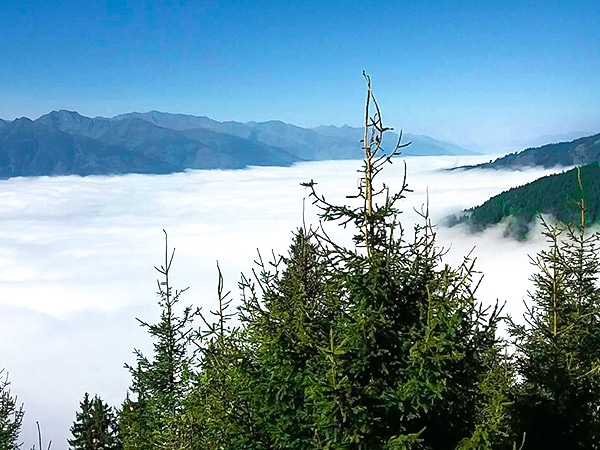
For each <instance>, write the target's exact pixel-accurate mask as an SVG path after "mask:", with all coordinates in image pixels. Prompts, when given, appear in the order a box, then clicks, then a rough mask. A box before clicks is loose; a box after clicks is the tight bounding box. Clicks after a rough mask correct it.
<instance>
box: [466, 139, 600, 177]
mask: <svg viewBox="0 0 600 450" xmlns="http://www.w3.org/2000/svg"><path fill="white" fill-rule="evenodd" d="M597 161H600V133H598V134H594V135H591V136H585V137H581V138H578V139H575V140H572V141H568V142H557V143H552V144H546V145H543V146H541V147H533V148H527V149H525V150H522V151H520V152H514V153H510V154H508V155H506V156H503V157H501V158H498V159H496V160H495V161H490V162H487V163H483V164H477V165H473V166H463V167H458V168H463V169H511V170H518V169H521V168H525V167H536V166H541V167H544V168H551V167H556V166H573V165H581V164H589V163H593V162H597Z"/></svg>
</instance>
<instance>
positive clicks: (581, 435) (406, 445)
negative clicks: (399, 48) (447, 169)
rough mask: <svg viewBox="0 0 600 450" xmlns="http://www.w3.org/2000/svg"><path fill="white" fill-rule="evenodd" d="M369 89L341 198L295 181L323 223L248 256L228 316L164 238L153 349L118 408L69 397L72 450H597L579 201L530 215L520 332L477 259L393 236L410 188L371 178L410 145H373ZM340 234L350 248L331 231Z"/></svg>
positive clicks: (5, 437)
mask: <svg viewBox="0 0 600 450" xmlns="http://www.w3.org/2000/svg"><path fill="white" fill-rule="evenodd" d="M365 79H366V83H367V101H366V111H365V132H364V139H363V151H364V155H365V158H364V163H363V167H362V172H361V175H360V182H359V184H358V191H357V192H355V193H350V194H351V195H350V197H352V198H353V199H354V200H349V202H348V204H344V205H338V204H333V203H330V202H328V201H327V200H326V197H325V196H324V195H323V193H321V192H320V191H319V189H318V185H317V183H316V182H314V181H312V180H311V181H308V182H306V183H305V187H306V189H307V192H308V195H309V198H310V199H311V200H312V202H313V205H314V207H316V208H318V210H319V211H320V218H321V220H322V222H323V226H319V227H317V228H311V227H307V226H305V225H302V226H300V227H299V228H298V229H297V230H296V231H295V232H294V233H292V238H291V244H290V247H289V250H288V251H287V252H286V253H284V254H283V255H281V256H277V254H276V253H273V255H272V257H270V258H263V257H262V256H261V255H259V256H258V258H257V261H256V266H255V267H254V269H253V270H252V271H251V272H250V274H248V275H247V276H244V277H242V279H241V281H240V283H239V286H240V290H241V294H242V300H241V305H240V306H239V308H238V309H237V310H236V309H233V307H232V303H231V302H232V300H231V294H230V293H229V291H228V290H227V289H226V288H225V281H224V280H223V278H222V277H221V272H220V270H219V268H218V266H217V272H218V274H219V278H218V286H217V293H218V295H217V298H216V302H215V305H214V307H213V309H212V310H199V309H197V308H195V307H194V306H192V305H190V306H183V305H184V304H186V303H187V302H186V301H185V299H186V292H185V291H186V289H185V288H183V289H178V288H176V287H175V286H172V284H171V274H172V273H173V271H174V270H176V269H177V266H176V262H177V258H176V255H175V251H174V250H172V249H171V248H170V247H169V244H168V241H167V235H166V233H165V252H164V255H163V257H162V261H161V263H160V264H159V265H158V266H156V270H157V271H158V276H159V279H158V282H157V287H158V303H159V306H160V308H161V314H160V316H159V317H158V319H157V320H156V321H150V320H147V319H145V318H140V319H138V320H137V322H138V324H139V325H140V326H142V327H144V328H145V329H146V330H147V332H148V334H149V337H150V338H151V339H152V342H153V347H152V351H151V352H150V353H149V354H144V353H143V352H141V351H138V350H134V352H133V355H132V358H131V360H130V361H127V362H126V364H125V367H126V370H128V371H129V373H130V374H131V386H130V389H129V392H128V394H127V396H126V398H124V400H123V403H122V404H121V405H118V406H117V407H111V406H109V405H107V404H106V403H105V402H104V401H102V399H101V398H100V397H99V396H98V395H94V396H93V397H92V396H91V395H90V394H89V393H82V398H83V400H82V402H81V404H80V405H79V410H78V411H77V412H75V411H74V418H75V421H74V423H73V426H72V428H71V434H72V438H71V439H70V440H69V448H71V449H98V450H99V449H105V450H107V449H114V450H117V449H118V450H120V449H124V450H130V449H139V450H142V449H144V450H145V449H198V450H201V449H202V450H204V449H257V450H259V449H260V450H267V449H364V450H370V449H386V450H392V449H431V450H434V449H435V450H437V449H463V450H466V449H515V450H516V449H581V450H583V449H597V448H600V415H599V414H598V408H597V405H598V404H600V403H599V402H600V374H599V371H600V359H599V355H600V303H599V299H600V290H599V289H598V286H597V277H598V272H599V270H600V259H599V254H598V250H597V245H598V240H599V239H600V236H599V235H598V234H590V233H589V232H588V230H587V223H588V221H587V214H588V209H587V208H588V207H587V203H586V201H585V199H582V198H581V196H580V197H574V198H573V201H574V203H575V207H576V208H578V210H579V214H580V216H579V217H580V218H581V220H580V221H578V222H574V223H566V224H565V223H561V222H558V223H556V224H548V223H545V222H543V227H544V235H545V236H546V238H547V247H546V249H545V250H543V251H541V252H540V253H539V254H538V255H537V256H535V257H533V259H532V261H533V269H534V270H533V275H532V280H533V283H534V290H533V291H532V292H531V294H530V296H529V298H528V300H527V306H528V307H527V312H526V315H525V319H526V320H525V324H522V323H521V321H519V320H515V321H513V320H512V318H510V317H506V316H505V315H504V313H503V311H502V306H501V305H498V304H496V305H495V306H491V307H488V306H485V305H484V304H483V303H482V302H481V301H480V300H478V299H477V296H476V291H477V285H478V274H477V273H476V271H475V265H474V261H473V260H471V259H470V258H469V256H468V255H467V256H465V258H464V261H463V263H462V264H460V265H459V266H458V267H451V266H449V265H448V264H446V263H445V262H444V252H443V250H442V249H440V248H439V247H438V246H437V245H436V233H435V227H434V226H433V225H432V224H431V222H430V220H429V212H428V210H427V209H426V208H424V209H423V210H422V211H421V219H422V220H421V222H420V223H417V224H415V225H414V229H413V231H414V233H413V232H411V233H409V232H407V231H406V225H405V226H401V223H400V220H399V217H400V211H399V202H401V201H402V199H403V198H404V196H405V194H407V193H408V192H409V191H408V187H407V184H406V181H404V182H403V184H402V185H401V186H398V187H396V189H394V186H385V185H383V184H381V183H380V182H379V178H378V175H379V174H380V172H381V171H382V170H385V167H386V165H387V164H389V163H391V161H392V158H393V157H394V156H396V155H397V154H399V152H400V151H401V149H402V148H403V147H404V146H405V145H406V144H402V143H401V142H398V144H397V145H396V146H395V147H393V148H392V149H390V150H389V151H387V152H386V151H385V149H384V148H382V146H381V144H382V142H383V141H382V136H383V134H384V133H385V132H386V130H387V129H388V128H386V127H385V126H384V124H383V122H382V118H381V111H380V110H379V106H378V104H377V101H376V99H375V97H374V96H373V92H372V90H371V81H370V79H369V77H368V76H365ZM582 175H584V173H583V171H582ZM335 224H338V225H343V226H345V227H346V228H348V230H349V232H351V233H353V236H354V238H353V239H354V242H353V245H351V246H344V245H342V244H340V243H339V242H336V241H334V240H332V238H330V236H329V234H328V233H327V226H331V225H335ZM234 319H235V320H234ZM500 326H504V327H506V328H507V330H508V337H507V338H503V337H501V335H500V334H499V333H498V328H499V327H500ZM120 363H121V362H116V364H120ZM4 380H5V381H4V382H0V450H5V449H6V450H9V449H10V450H15V449H18V448H20V446H21V445H20V441H19V428H20V423H21V420H22V411H23V409H22V408H19V404H18V402H17V400H16V397H15V396H14V395H13V394H12V393H11V391H10V389H9V384H8V379H7V378H4ZM39 445H40V447H41V440H40V443H39ZM59 448H60V447H59Z"/></svg>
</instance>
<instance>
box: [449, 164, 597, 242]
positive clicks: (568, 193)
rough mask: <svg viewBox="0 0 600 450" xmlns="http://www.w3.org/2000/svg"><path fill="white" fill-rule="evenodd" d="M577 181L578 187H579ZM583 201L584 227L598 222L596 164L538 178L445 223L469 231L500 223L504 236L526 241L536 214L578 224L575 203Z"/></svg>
mask: <svg viewBox="0 0 600 450" xmlns="http://www.w3.org/2000/svg"><path fill="white" fill-rule="evenodd" d="M580 182H581V186H580ZM582 198H583V199H584V200H585V208H586V225H588V226H589V225H591V224H594V223H596V222H597V221H598V218H599V217H598V214H599V211H600V163H592V164H587V165H585V166H581V167H580V168H579V169H578V168H574V169H571V170H568V171H563V172H562V173H559V174H554V175H548V176H545V177H542V178H539V179H537V180H535V181H532V182H531V183H528V184H526V185H524V186H519V187H514V188H511V189H509V190H508V191H504V192H502V193H500V194H498V195H495V196H494V197H492V198H490V199H489V200H487V201H486V202H484V203H483V204H481V205H479V206H476V207H473V208H469V209H467V210H465V211H463V213H462V214H460V215H458V217H457V216H453V217H450V218H449V219H448V224H449V225H450V226H454V225H456V224H459V223H465V224H467V225H468V227H469V228H470V230H471V231H473V232H479V231H483V230H484V229H485V228H487V227H489V226H492V225H497V224H499V223H503V224H504V227H505V229H504V230H505V233H506V234H508V235H512V236H514V237H517V238H518V239H526V238H527V237H528V236H529V233H530V231H531V229H532V226H533V224H534V223H535V222H536V221H537V220H538V217H539V215H540V214H548V215H551V216H552V217H553V218H555V219H557V220H559V221H561V222H564V223H577V222H579V221H580V216H581V212H580V208H579V207H578V206H577V201H579V200H580V199H582Z"/></svg>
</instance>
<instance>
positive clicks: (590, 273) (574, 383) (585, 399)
mask: <svg viewBox="0 0 600 450" xmlns="http://www.w3.org/2000/svg"><path fill="white" fill-rule="evenodd" d="M580 186H581V183H580ZM577 206H578V209H579V211H580V221H579V224H578V225H577V226H573V225H571V224H564V223H557V224H555V225H548V224H547V223H546V222H544V221H542V225H543V227H544V229H545V231H544V235H545V236H546V237H547V239H548V242H549V248H548V249H547V250H543V251H541V252H540V253H539V254H538V255H537V257H536V258H535V259H533V263H534V265H535V267H536V268H537V273H535V274H534V275H533V278H532V280H533V283H534V286H535V291H534V292H533V293H532V294H530V303H529V304H528V305H527V306H528V307H527V311H526V314H525V320H526V324H525V325H517V324H515V323H513V324H512V326H511V333H512V335H513V337H514V341H515V346H516V349H517V370H518V375H519V379H520V382H519V383H518V384H517V386H516V391H515V403H514V407H513V413H512V415H513V420H514V426H515V428H516V429H517V430H518V431H519V432H525V433H526V435H527V440H526V443H527V448H530V449H542V448H557V449H558V448H569V449H597V448H600V415H599V414H598V404H600V378H599V377H598V375H599V372H598V370H599V369H600V367H599V364H600V356H599V355H600V302H599V300H600V291H599V289H598V285H597V277H598V270H599V268H600V259H599V255H598V247H597V246H598V241H599V239H600V234H598V233H594V234H589V233H587V230H586V204H585V200H584V197H583V195H582V200H580V201H579V202H577Z"/></svg>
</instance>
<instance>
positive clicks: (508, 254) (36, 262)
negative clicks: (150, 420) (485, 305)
mask: <svg viewBox="0 0 600 450" xmlns="http://www.w3.org/2000/svg"><path fill="white" fill-rule="evenodd" d="M489 158H490V157H489V156H486V157H417V158H406V165H407V170H408V176H407V181H408V184H409V187H410V188H411V189H412V190H413V192H412V193H407V198H406V199H405V200H404V201H403V203H402V208H403V210H404V213H403V215H402V216H401V220H402V222H403V224H404V226H405V228H407V229H410V228H411V227H412V224H413V223H414V222H415V221H416V220H418V215H417V214H416V213H415V211H414V209H417V210H418V209H420V208H421V207H422V206H423V205H425V204H426V203H427V201H428V200H427V199H429V209H430V211H431V215H432V218H433V220H434V222H436V221H438V220H440V219H441V218H443V217H444V216H446V215H447V214H449V213H452V212H456V211H459V210H461V209H464V208H467V207H470V206H473V205H477V204H480V203H482V202H483V201H485V200H487V199H488V198H489V197H490V196H492V195H495V194H497V193H499V192H500V191H502V190H505V189H508V188H510V187H513V186H516V185H521V184H525V183H527V182H529V181H532V180H534V179H536V178H538V177H540V176H543V175H547V174H549V173H551V172H552V171H548V170H529V171H524V172H500V171H468V172H463V171H440V170H439V169H443V168H447V167H452V166H455V165H461V164H471V163H475V162H481V160H482V159H489ZM359 168H360V162H358V161H335V162H319V163H305V164H299V165H296V166H293V167H290V168H264V167H263V168H251V169H247V170H239V171H190V172H186V173H180V174H173V175H163V176H145V175H127V176H118V177H86V178H81V177H55V178H48V177H42V178H27V179H23V178H16V179H9V180H5V181H1V182H0V183H1V184H2V189H1V192H0V223H1V224H2V226H0V342H1V343H2V344H1V346H0V368H1V367H5V368H6V369H7V370H8V371H9V373H10V379H11V381H12V391H13V393H15V394H17V395H18V396H19V401H22V402H24V403H25V410H26V419H25V423H24V427H23V440H24V441H25V445H26V446H30V445H31V444H32V443H33V442H34V438H35V421H36V420H39V421H40V423H41V426H42V430H43V432H44V436H45V438H47V439H53V440H54V441H55V443H54V444H53V448H56V449H58V450H60V449H63V448H66V447H67V444H66V442H65V440H66V438H67V437H68V434H69V427H70V425H71V424H72V421H73V419H74V417H75V411H76V410H77V409H78V406H79V403H78V402H79V401H80V400H81V398H82V397H83V393H84V392H86V391H87V392H90V393H92V394H93V393H98V394H99V395H100V396H101V397H102V398H103V399H105V400H106V401H108V402H109V403H112V404H114V405H119V404H120V403H121V401H122V400H123V398H124V397H125V394H126V389H127V387H128V385H129V376H128V373H127V371H126V370H125V369H124V368H123V363H125V362H127V361H129V362H132V361H133V355H132V353H131V352H132V350H133V348H134V347H135V348H141V349H148V348H149V347H150V341H149V340H148V337H147V335H146V334H145V332H144V331H143V330H142V329H140V327H138V325H137V322H136V321H135V317H140V318H143V319H145V320H148V321H154V320H156V318H157V315H158V309H157V307H156V304H155V303H156V294H155V292H156V275H157V274H156V272H155V270H154V268H153V266H156V265H160V264H162V262H163V261H162V258H163V257H164V235H163V232H162V229H163V228H164V229H166V230H167V231H168V233H169V244H170V246H174V247H176V254H175V260H174V264H173V282H174V284H175V285H176V287H179V288H183V287H187V286H189V287H190V289H189V291H188V292H186V293H185V294H184V296H183V298H182V302H183V303H184V304H191V303H193V304H195V305H198V306H201V307H203V308H205V309H208V308H209V307H210V308H212V307H213V304H214V301H215V299H216V261H217V260H218V261H219V264H220V266H221V268H222V270H223V273H224V276H225V282H226V286H227V287H228V289H231V290H232V291H233V297H234V298H235V299H237V298H238V297H239V296H238V295H237V294H238V293H237V290H236V286H237V281H238V280H239V275H240V272H246V273H248V272H249V270H250V269H251V268H252V261H253V260H254V259H255V257H256V250H257V248H258V249H259V250H261V251H262V252H263V253H270V252H271V250H272V249H273V250H275V252H277V253H283V252H285V251H286V250H287V248H288V245H289V243H290V237H291V231H292V230H294V229H296V228H297V227H299V226H301V225H302V220H303V212H302V211H303V197H305V196H306V195H307V194H308V192H307V191H306V190H305V189H304V188H302V187H301V186H300V182H303V181H309V180H311V179H314V180H315V181H316V182H317V183H318V185H317V187H318V190H319V192H321V193H323V194H325V196H326V198H327V199H328V200H330V201H332V202H346V201H347V199H346V198H345V196H346V195H348V194H353V193H355V191H356V185H357V180H358V178H359V176H360V175H359V174H358V173H357V172H356V170H357V169H359ZM403 171H404V167H403V164H402V163H401V161H397V162H396V163H395V164H394V165H393V166H391V167H390V168H389V170H387V172H384V174H385V176H384V177H383V178H385V181H386V183H387V184H388V185H389V186H391V188H392V189H395V188H398V187H400V184H401V182H402V178H403ZM305 220H306V222H307V223H308V224H310V223H312V224H316V223H317V222H318V219H317V217H316V211H315V208H314V207H313V206H312V205H311V204H310V201H307V202H306V214H305ZM328 230H330V232H331V233H333V234H334V235H336V236H338V237H339V238H340V239H348V236H350V235H351V231H346V232H344V231H343V230H342V229H339V228H338V227H335V226H333V225H329V228H328ZM438 238H439V244H440V245H442V246H443V247H445V248H449V252H448V255H447V261H448V262H450V263H452V264H458V263H459V262H460V261H461V259H462V257H463V256H464V255H466V254H467V253H469V252H470V251H471V250H472V249H473V248H475V250H474V251H473V253H472V255H473V256H475V257H477V266H476V267H477V268H478V269H479V270H480V271H481V272H483V273H484V274H485V277H484V279H483V282H482V284H481V289H480V291H479V297H480V298H481V299H482V300H483V301H485V302H489V303H492V302H494V301H495V300H496V299H499V300H500V301H506V302H507V308H508V310H509V311H511V312H513V313H514V314H515V315H516V316H520V314H521V312H522V299H523V298H524V297H525V296H526V291H527V289H528V288H529V282H528V278H529V276H530V275H531V272H532V268H531V265H530V263H529V258H528V256H527V255H528V254H531V255H533V254H535V253H536V252H537V251H538V250H539V249H540V248H541V247H542V245H543V241H542V240H541V239H540V238H534V239H533V240H532V241H530V242H527V243H518V242H514V241H510V240H507V239H504V238H502V232H501V230H498V229H490V230H488V231H486V232H485V233H482V234H479V235H474V236H473V235H469V234H466V233H465V232H464V231H463V230H462V229H460V228H453V229H445V228H439V230H438Z"/></svg>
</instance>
